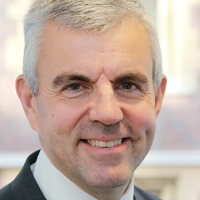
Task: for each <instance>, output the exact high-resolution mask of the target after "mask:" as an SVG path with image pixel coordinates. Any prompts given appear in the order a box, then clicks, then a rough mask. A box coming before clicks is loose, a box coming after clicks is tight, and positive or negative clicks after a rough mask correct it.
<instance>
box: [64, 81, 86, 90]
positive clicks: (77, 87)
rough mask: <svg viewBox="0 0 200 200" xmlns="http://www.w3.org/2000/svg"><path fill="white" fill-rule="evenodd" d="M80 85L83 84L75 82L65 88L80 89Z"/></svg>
mask: <svg viewBox="0 0 200 200" xmlns="http://www.w3.org/2000/svg"><path fill="white" fill-rule="evenodd" d="M82 87H83V86H82V85H81V84H77V83H75V84H71V85H69V86H68V87H67V88H66V89H69V90H80V89H82Z"/></svg>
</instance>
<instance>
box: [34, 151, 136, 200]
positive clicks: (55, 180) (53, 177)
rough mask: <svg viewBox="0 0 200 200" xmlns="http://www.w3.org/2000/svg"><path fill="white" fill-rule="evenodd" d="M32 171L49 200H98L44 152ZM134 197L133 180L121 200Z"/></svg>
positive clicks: (128, 199) (40, 154)
mask: <svg viewBox="0 0 200 200" xmlns="http://www.w3.org/2000/svg"><path fill="white" fill-rule="evenodd" d="M31 170H32V173H33V176H34V178H35V180H36V182H37V184H38V185H39V187H40V189H41V191H42V193H43V195H44V196H45V198H46V199H47V200H58V199H59V200H66V199H73V200H80V199H81V200H96V199H95V198H94V197H92V196H91V195H89V194H88V193H86V192H85V191H83V190H82V189H81V188H79V187H78V186H77V185H75V184H74V183H73V182H72V181H71V180H69V179H68V178H67V177H66V176H64V175H63V174H62V173H61V172H60V171H59V170H58V169H57V168H56V167H54V165H53V164H52V163H51V162H50V160H49V159H48V157H47V156H46V154H45V152H44V151H43V150H41V151H40V153H39V155H38V158H37V161H36V162H35V163H34V164H33V165H31ZM133 195H134V179H133V178H132V180H131V182H130V184H129V187H128V189H127V190H126V192H125V193H124V195H123V196H122V198H121V200H133Z"/></svg>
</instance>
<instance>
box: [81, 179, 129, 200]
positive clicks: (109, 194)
mask: <svg viewBox="0 0 200 200" xmlns="http://www.w3.org/2000/svg"><path fill="white" fill-rule="evenodd" d="M129 184H130V180H129V182H128V183H127V184H125V185H123V186H119V187H113V188H92V190H91V188H84V190H85V192H87V193H88V194H90V195H91V196H93V197H95V198H96V199H98V200H113V199H115V200H120V199H121V197H122V196H123V194H124V193H125V192H126V190H127V189H128V187H129ZM82 189H83V188H82Z"/></svg>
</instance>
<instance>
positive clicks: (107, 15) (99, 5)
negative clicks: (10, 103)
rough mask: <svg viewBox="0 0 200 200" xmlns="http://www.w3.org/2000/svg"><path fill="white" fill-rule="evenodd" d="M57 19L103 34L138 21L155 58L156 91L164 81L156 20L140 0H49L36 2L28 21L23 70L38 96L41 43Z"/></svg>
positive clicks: (25, 24)
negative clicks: (49, 22)
mask: <svg viewBox="0 0 200 200" xmlns="http://www.w3.org/2000/svg"><path fill="white" fill-rule="evenodd" d="M51 20H56V21H59V23H60V26H65V25H67V26H68V27H71V28H76V29H79V30H81V31H83V32H88V33H94V34H101V33H103V32H105V31H107V30H109V29H110V28H112V27H114V26H116V25H117V24H120V23H122V22H123V21H124V20H130V21H131V20H135V21H137V22H139V23H141V24H142V25H143V26H144V28H145V30H146V31H147V34H148V37H149V42H150V45H151V53H152V60H153V71H152V74H153V81H154V87H155V92H156V91H157V89H158V87H159V85H160V83H161V80H162V73H163V70H162V58H161V51H160V46H159V40H158V36H157V32H156V29H155V27H154V22H153V20H152V18H151V17H150V16H149V14H148V12H147V11H146V10H145V9H144V7H143V5H142V4H141V3H140V2H139V1H137V0H117V1H116V0H111V1H107V0H102V1H98V2H97V1H95V0H93V1H91V0H80V1H79V0H78V1H71V0H70V1H69V0H47V1H35V2H34V4H33V5H32V7H31V9H30V10H29V12H28V13H27V15H26V17H25V20H24V36H25V50H24V62H23V63H24V64H23V73H24V76H25V79H26V81H27V84H28V86H29V88H30V89H31V90H32V92H33V94H34V95H37V92H38V83H39V79H38V76H37V63H38V61H39V59H40V55H39V51H38V48H39V45H40V42H41V41H40V37H41V34H42V29H43V28H44V26H45V24H46V22H48V21H51Z"/></svg>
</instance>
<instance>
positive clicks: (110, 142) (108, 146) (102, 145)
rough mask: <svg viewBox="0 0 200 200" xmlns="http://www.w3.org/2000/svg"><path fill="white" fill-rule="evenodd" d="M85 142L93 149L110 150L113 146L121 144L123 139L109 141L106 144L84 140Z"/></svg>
mask: <svg viewBox="0 0 200 200" xmlns="http://www.w3.org/2000/svg"><path fill="white" fill-rule="evenodd" d="M85 142H86V143H87V144H89V145H91V146H93V147H100V148H112V147H114V146H117V145H120V144H122V142H123V139H118V140H111V141H108V142H104V141H100V140H85Z"/></svg>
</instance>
